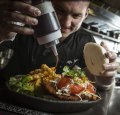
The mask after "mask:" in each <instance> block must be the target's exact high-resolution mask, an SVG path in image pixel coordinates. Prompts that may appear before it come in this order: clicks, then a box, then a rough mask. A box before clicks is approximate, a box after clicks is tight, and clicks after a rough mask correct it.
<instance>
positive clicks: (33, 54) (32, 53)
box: [0, 29, 95, 78]
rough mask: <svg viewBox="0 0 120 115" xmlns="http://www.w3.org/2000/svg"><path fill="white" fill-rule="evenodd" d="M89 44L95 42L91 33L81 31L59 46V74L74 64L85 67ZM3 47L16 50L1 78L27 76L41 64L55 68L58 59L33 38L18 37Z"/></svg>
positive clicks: (0, 73) (1, 71)
mask: <svg viewBox="0 0 120 115" xmlns="http://www.w3.org/2000/svg"><path fill="white" fill-rule="evenodd" d="M87 42H95V40H94V38H93V37H92V35H91V34H90V33H87V32H85V31H84V30H82V29H79V30H78V31H76V32H75V33H73V34H71V35H70V36H69V37H68V38H67V39H66V40H64V41H63V42H62V43H59V44H58V45H57V50H58V54H59V64H58V69H57V70H58V73H59V72H61V71H62V68H63V66H64V65H69V66H71V65H72V64H73V63H74V62H76V64H77V65H78V66H80V67H81V68H84V67H85V62H84V57H83V48H84V45H85V44H86V43H87ZM2 47H7V48H11V49H13V50H14V53H13V56H12V57H11V59H10V60H9V62H8V64H7V66H5V67H4V68H3V69H2V70H0V77H2V78H8V77H10V76H14V75H18V74H27V73H29V72H30V71H31V70H34V69H36V68H40V66H41V64H47V65H48V66H50V67H51V66H55V64H56V58H55V56H54V54H53V53H52V51H51V49H50V48H48V49H46V48H45V47H44V45H39V44H38V42H37V40H36V39H35V38H34V37H33V36H25V35H19V34H18V35H17V36H16V38H15V40H14V41H13V42H10V43H7V44H4V45H3V46H2Z"/></svg>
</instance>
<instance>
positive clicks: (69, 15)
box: [53, 0, 89, 40]
mask: <svg viewBox="0 0 120 115" xmlns="http://www.w3.org/2000/svg"><path fill="white" fill-rule="evenodd" d="M53 5H54V7H55V11H56V13H57V16H58V19H59V22H60V25H61V32H62V36H63V37H62V40H64V39H65V38H66V37H68V36H69V35H70V34H71V33H73V32H75V31H77V30H78V29H79V28H80V26H81V24H82V22H83V21H84V19H85V18H86V17H87V14H88V6H89V1H77V0H76V1H74V0H70V1H68V0H62V1H60V2H58V1H57V0H53Z"/></svg>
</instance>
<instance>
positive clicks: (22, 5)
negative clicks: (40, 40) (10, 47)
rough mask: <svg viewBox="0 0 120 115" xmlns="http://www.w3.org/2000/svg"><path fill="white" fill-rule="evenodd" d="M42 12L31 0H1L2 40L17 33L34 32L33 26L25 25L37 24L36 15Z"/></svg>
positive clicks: (0, 37) (0, 23) (0, 36)
mask: <svg viewBox="0 0 120 115" xmlns="http://www.w3.org/2000/svg"><path fill="white" fill-rule="evenodd" d="M40 14H41V12H40V10H39V9H38V8H36V7H34V6H32V5H31V0H1V1H0V40H3V39H9V38H11V37H13V36H14V35H15V33H21V34H27V35H31V34H33V33H34V30H33V29H32V28H30V27H29V26H28V27H24V26H23V25H30V26H32V25H37V23H38V20H37V19H36V17H37V16H40ZM16 22H17V23H16Z"/></svg>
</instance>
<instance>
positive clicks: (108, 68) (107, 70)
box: [101, 42, 119, 77]
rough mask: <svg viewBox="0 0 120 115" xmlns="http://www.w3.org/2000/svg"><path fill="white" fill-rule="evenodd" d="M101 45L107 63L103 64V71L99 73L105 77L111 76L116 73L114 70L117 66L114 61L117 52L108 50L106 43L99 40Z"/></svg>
mask: <svg viewBox="0 0 120 115" xmlns="http://www.w3.org/2000/svg"><path fill="white" fill-rule="evenodd" d="M101 46H102V47H104V48H105V49H106V53H105V55H106V57H107V58H108V59H109V63H105V64H103V69H104V71H103V72H101V75H102V76H105V77H113V76H115V75H116V71H117V68H118V66H119V65H118V63H117V62H116V59H117V54H116V53H114V52H112V51H109V49H108V47H107V45H106V44H105V43H104V42H101Z"/></svg>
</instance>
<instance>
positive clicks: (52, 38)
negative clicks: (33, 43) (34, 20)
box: [32, 0, 62, 56]
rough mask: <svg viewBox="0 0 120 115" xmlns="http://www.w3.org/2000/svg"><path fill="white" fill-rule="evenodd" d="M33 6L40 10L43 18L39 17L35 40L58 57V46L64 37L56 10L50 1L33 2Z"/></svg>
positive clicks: (39, 0)
mask: <svg viewBox="0 0 120 115" xmlns="http://www.w3.org/2000/svg"><path fill="white" fill-rule="evenodd" d="M32 4H33V5H34V6H36V7H37V8H39V9H40V11H41V16H39V17H38V25H37V26H34V29H35V38H37V41H38V43H39V44H40V45H42V44H45V46H46V47H47V48H49V47H50V48H51V49H52V51H53V53H54V55H55V56H58V53H57V49H56V44H58V43H59V41H58V39H59V38H60V37H62V34H61V31H60V29H61V27H60V24H59V21H58V18H57V16H56V13H55V10H54V8H53V6H52V3H51V1H50V0H33V1H32Z"/></svg>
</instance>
